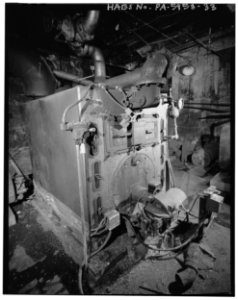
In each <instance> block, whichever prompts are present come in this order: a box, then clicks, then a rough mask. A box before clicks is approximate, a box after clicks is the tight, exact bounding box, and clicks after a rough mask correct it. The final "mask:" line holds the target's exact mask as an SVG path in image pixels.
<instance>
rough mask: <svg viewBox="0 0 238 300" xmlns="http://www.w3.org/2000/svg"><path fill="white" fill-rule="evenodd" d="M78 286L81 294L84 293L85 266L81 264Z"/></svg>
mask: <svg viewBox="0 0 238 300" xmlns="http://www.w3.org/2000/svg"><path fill="white" fill-rule="evenodd" d="M78 288H79V291H80V294H81V295H84V291H83V266H82V267H80V266H79V272H78Z"/></svg>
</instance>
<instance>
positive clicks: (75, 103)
mask: <svg viewBox="0 0 238 300" xmlns="http://www.w3.org/2000/svg"><path fill="white" fill-rule="evenodd" d="M93 86H94V84H90V85H89V87H88V88H87V90H86V91H85V93H84V95H83V96H82V97H81V98H80V99H79V100H77V101H76V102H74V103H72V104H70V105H69V106H67V107H66V109H65V110H64V112H63V115H62V119H61V123H62V124H66V116H67V113H68V112H69V110H70V109H71V108H73V107H74V106H75V105H77V104H79V103H81V102H82V101H84V100H85V98H86V97H87V95H88V92H89V91H90V89H91V88H92V87H93Z"/></svg>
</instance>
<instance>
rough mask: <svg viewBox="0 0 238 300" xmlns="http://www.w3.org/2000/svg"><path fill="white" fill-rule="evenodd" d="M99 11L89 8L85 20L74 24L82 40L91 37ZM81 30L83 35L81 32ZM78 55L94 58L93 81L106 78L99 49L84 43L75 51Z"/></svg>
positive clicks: (103, 62) (87, 39)
mask: <svg viewBox="0 0 238 300" xmlns="http://www.w3.org/2000/svg"><path fill="white" fill-rule="evenodd" d="M99 15H100V12H99V11H98V10H91V11H89V12H88V15H87V17H86V19H85V21H84V22H83V23H82V24H77V25H76V31H77V32H78V34H79V35H80V36H81V37H82V38H83V40H84V41H89V40H91V39H93V33H94V31H95V29H96V26H97V24H98V20H99ZM82 30H83V35H82V34H81V33H82ZM77 54H78V55H79V56H90V57H92V58H93V60H94V67H95V81H96V82H97V81H104V80H105V78H106V67H105V61H104V57H103V54H102V52H101V50H100V49H98V48H97V47H94V46H91V45H85V46H84V47H83V48H80V50H79V51H78V53H77Z"/></svg>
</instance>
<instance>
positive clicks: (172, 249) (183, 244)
mask: <svg viewBox="0 0 238 300" xmlns="http://www.w3.org/2000/svg"><path fill="white" fill-rule="evenodd" d="M124 219H126V220H128V222H129V224H130V225H131V222H130V220H129V219H128V218H126V217H124ZM202 225H203V222H201V223H200V224H198V228H197V229H200V228H201V227H202ZM131 228H132V230H133V231H134V233H135V235H136V237H137V238H138V240H139V241H140V243H142V244H143V245H144V246H145V247H147V248H148V249H151V250H154V251H176V250H180V249H181V248H183V247H185V246H186V245H188V244H189V243H190V242H191V241H192V240H193V239H194V236H195V233H193V234H192V235H191V236H190V237H189V238H188V239H187V240H186V241H185V242H183V243H182V244H181V245H179V246H177V247H172V248H166V249H163V248H153V247H151V246H150V245H149V244H147V243H145V242H144V241H142V239H141V237H140V236H139V235H138V233H137V232H136V231H135V230H134V228H133V226H132V225H131Z"/></svg>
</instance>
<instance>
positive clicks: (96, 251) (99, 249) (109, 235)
mask: <svg viewBox="0 0 238 300" xmlns="http://www.w3.org/2000/svg"><path fill="white" fill-rule="evenodd" d="M111 235H112V231H111V230H109V232H108V235H107V237H106V239H105V241H104V242H103V244H102V245H101V246H100V247H99V248H98V249H97V250H95V251H94V252H92V253H91V254H90V255H89V258H91V257H93V256H94V255H96V254H97V253H98V252H100V251H101V250H102V249H103V248H104V247H105V246H106V244H107V242H108V241H109V239H110V238H111Z"/></svg>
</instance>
